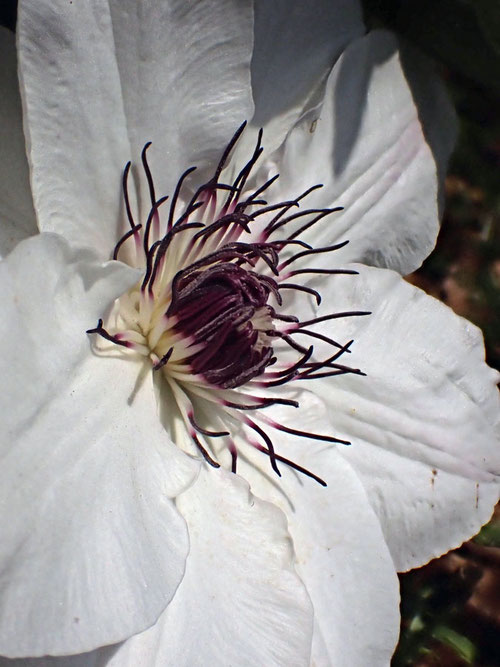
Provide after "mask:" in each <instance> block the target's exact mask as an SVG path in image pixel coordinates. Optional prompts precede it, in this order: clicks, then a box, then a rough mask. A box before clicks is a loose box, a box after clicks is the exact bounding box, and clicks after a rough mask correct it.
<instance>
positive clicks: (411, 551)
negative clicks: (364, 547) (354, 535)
mask: <svg viewBox="0 0 500 667" xmlns="http://www.w3.org/2000/svg"><path fill="white" fill-rule="evenodd" d="M351 268H352V267H351ZM354 268H358V269H359V270H360V272H361V275H359V276H337V277H336V278H335V280H334V281H332V283H331V287H330V289H329V290H328V291H327V290H324V291H323V296H324V303H323V304H322V307H321V309H320V310H319V311H318V314H319V315H322V314H325V313H327V312H340V311H352V310H371V311H372V312H373V314H372V315H370V316H368V317H351V318H343V319H340V320H334V321H332V322H324V323H323V324H321V325H315V326H314V327H311V328H314V329H315V330H316V331H321V332H323V333H325V334H327V335H329V336H332V337H333V338H335V339H336V340H338V341H339V342H341V343H345V342H347V341H349V340H350V339H354V344H353V346H352V348H351V349H352V354H351V355H345V356H344V357H342V363H346V364H348V365H349V366H352V367H354V368H361V369H362V370H363V371H364V372H365V373H366V374H367V377H360V376H355V375H345V376H342V377H337V378H331V379H330V380H326V381H318V384H317V387H311V389H313V390H314V391H316V392H317V393H318V395H320V396H321V397H322V398H323V400H325V401H326V402H327V404H328V406H329V408H330V412H329V415H330V418H331V422H332V424H333V428H334V433H335V434H336V435H337V434H338V435H339V436H340V437H347V438H348V439H349V440H351V441H352V445H351V447H348V448H346V449H344V450H343V455H344V456H345V457H346V459H347V460H348V461H349V462H350V463H351V464H352V465H353V466H354V467H355V468H356V470H357V472H358V474H359V475H360V478H361V480H362V482H363V484H364V486H365V488H366V490H367V492H368V496H369V498H370V500H371V502H372V504H373V507H374V509H375V510H376V512H377V514H378V516H379V518H380V521H381V523H382V527H383V530H384V534H385V536H386V539H387V542H388V544H389V548H390V550H391V553H392V556H393V558H394V561H395V563H396V566H397V569H398V570H406V569H409V568H411V567H417V566H420V565H422V564H424V563H425V562H427V561H428V560H429V559H430V558H433V557H435V556H439V555H440V554H442V553H444V552H446V551H448V550H449V549H451V548H454V547H456V546H458V545H460V544H461V543H462V542H463V541H464V540H465V539H467V538H469V537H471V536H472V535H474V534H475V533H476V532H477V531H478V530H479V528H480V527H481V526H482V525H483V524H484V523H485V522H486V521H487V520H488V518H489V517H490V515H491V512H492V509H493V506H494V504H495V503H496V501H497V499H498V494H499V485H498V477H497V475H498V474H499V473H500V447H499V440H500V423H499V414H500V413H499V397H498V391H497V388H496V386H495V384H496V382H497V381H498V374H497V373H496V372H494V371H493V370H491V369H490V368H488V367H487V366H486V364H485V363H484V348H483V342H482V337H481V334H480V332H479V330H478V329H477V328H476V327H474V326H473V325H472V324H471V323H470V322H467V321H466V320H464V319H462V318H460V317H458V316H456V315H455V314H454V313H453V312H452V311H451V310H450V309H449V308H448V307H446V306H444V305H443V304H442V303H440V302H439V301H437V300H435V299H433V298H431V297H429V296H427V295H426V294H425V293H424V292H422V291H420V290H418V289H416V288H415V287H413V286H411V285H409V284H407V283H406V282H404V281H403V280H402V279H401V278H400V277H399V276H398V275H397V274H395V273H393V272H391V271H387V270H383V269H373V268H368V267H357V266H356V265H354ZM304 314H305V313H304ZM307 316H309V315H308V314H307V315H306V317H307Z"/></svg>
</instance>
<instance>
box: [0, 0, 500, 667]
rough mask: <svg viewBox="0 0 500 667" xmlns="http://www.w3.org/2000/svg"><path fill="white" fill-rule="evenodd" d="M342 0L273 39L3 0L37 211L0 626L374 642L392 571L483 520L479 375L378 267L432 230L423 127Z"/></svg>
mask: <svg viewBox="0 0 500 667" xmlns="http://www.w3.org/2000/svg"><path fill="white" fill-rule="evenodd" d="M348 4H349V6H350V7H351V9H350V10H349V11H347V10H346V6H344V3H340V2H339V3H325V8H326V6H327V5H328V11H327V13H326V16H327V17H328V21H325V20H324V17H323V16H321V15H320V14H319V15H316V12H317V8H316V7H315V8H314V11H313V10H309V9H302V8H300V7H299V4H297V6H295V5H294V11H292V12H290V15H289V16H287V19H286V21H285V29H284V30H283V32H282V35H281V39H282V40H283V42H282V43H281V45H280V44H279V43H278V44H276V33H273V32H272V26H273V25H275V24H276V23H279V21H280V20H282V18H283V15H282V14H280V11H281V7H280V6H278V5H276V6H275V8H274V9H270V8H269V7H268V6H267V4H266V3H262V4H260V3H257V5H256V14H255V23H254V19H253V14H252V5H251V3H247V2H233V1H229V0H227V1H221V0H218V1H215V0H214V1H213V2H212V1H210V2H207V3H185V2H182V3H176V2H167V3H147V4H141V5H137V3H135V2H120V3H107V2H106V3H104V2H97V1H96V2H93V3H85V4H83V3H82V4H80V3H73V4H70V5H68V4H67V3H62V2H55V3H54V2H50V3H49V2H45V1H42V2H40V1H39V2H36V3H34V2H33V3H31V2H24V3H21V6H20V15H19V25H18V40H19V62H20V75H21V76H20V78H21V91H22V96H23V105H24V122H25V131H26V135H27V141H28V157H29V161H30V167H31V184H32V188H33V197H34V202H35V208H36V213H37V220H38V225H39V227H40V229H41V231H42V232H43V233H41V234H40V235H39V236H36V237H34V238H33V239H29V240H26V241H22V242H21V243H19V244H18V245H17V246H16V247H15V248H14V250H13V251H12V252H11V253H10V254H9V255H8V256H7V257H6V259H5V260H3V261H2V264H1V265H0V271H1V272H2V285H3V286H4V289H3V292H2V296H1V303H2V308H3V309H4V311H3V316H2V320H1V321H2V343H3V350H4V357H3V358H4V362H3V363H4V367H3V376H4V378H5V379H6V382H7V383H8V387H9V391H8V392H5V393H4V394H3V395H2V414H3V415H5V417H4V418H3V424H2V427H3V429H4V430H3V433H2V457H3V472H2V475H3V483H2V486H1V490H0V501H1V506H2V508H5V511H4V512H3V520H4V525H3V526H2V542H1V544H0V562H1V564H2V594H1V597H0V604H1V615H0V653H2V654H4V655H6V656H8V657H10V658H15V657H18V656H43V655H51V656H65V657H62V658H60V660H61V661H62V664H64V665H69V664H71V663H74V664H75V665H102V664H106V665H117V666H122V665H131V666H132V665H137V664H145V665H156V664H158V665H164V664H171V665H192V664H197V663H199V662H200V656H202V658H201V660H202V662H203V663H204V664H242V665H243V664H249V665H250V664H263V665H268V664H269V665H271V664H287V665H288V664H290V665H295V664H297V665H307V664H309V662H316V664H335V665H357V664H359V665H365V664H370V665H372V664H373V665H379V664H380V665H383V664H387V662H388V661H389V657H390V655H391V653H392V650H393V647H394V644H395V641H396V638H397V631H398V611H397V603H398V593H397V579H396V575H395V569H396V568H397V569H407V568H409V567H413V566H416V565H419V564H422V563H424V562H426V560H428V559H429V558H431V557H433V556H435V555H438V554H440V553H442V552H443V551H446V550H447V549H449V548H451V547H453V546H456V545H458V544H459V543H460V542H461V541H462V540H463V539H465V538H466V537H468V536H470V535H471V534H473V533H474V532H475V531H476V530H477V529H478V528H479V527H480V526H481V525H482V523H484V522H485V521H486V520H487V519H488V517H489V514H490V513H491V509H492V507H493V504H494V503H495V501H496V499H497V498H498V482H497V478H496V476H495V475H496V474H497V473H498V471H499V461H498V451H497V444H498V396H497V394H496V389H495V381H496V375H495V373H493V372H492V371H490V370H489V369H488V368H487V367H486V366H485V365H484V362H483V359H482V343H481V338H480V334H479V333H478V332H477V330H476V329H475V328H474V327H473V326H472V325H470V324H469V323H467V322H465V321H464V320H461V319H460V318H458V317H456V316H454V315H453V314H452V313H451V311H449V309H447V308H446V307H444V306H443V305H442V304H439V303H438V302H436V301H435V300H433V299H431V298H429V297H427V296H426V295H425V294H423V293H422V292H420V291H419V290H417V289H415V288H414V287H412V286H410V285H408V284H406V283H405V282H404V281H403V280H402V279H401V278H400V276H399V274H398V273H396V272H395V271H394V270H393V269H395V270H397V271H398V272H401V273H404V272H406V271H409V270H411V269H413V268H414V267H415V266H416V265H418V263H419V262H421V261H422V259H423V258H424V257H425V255H426V254H427V252H428V251H429V250H430V248H431V246H432V243H433V241H434V238H435V234H436V232H437V227H438V225H437V216H438V201H437V200H438V179H437V173H436V164H435V159H434V156H437V155H438V153H439V149H438V148H436V146H435V145H434V146H433V149H434V155H433V152H432V151H431V149H430V147H429V143H428V141H430V139H429V140H427V139H426V134H425V133H424V131H423V128H422V122H421V118H420V117H419V114H418V112H417V109H416V107H415V103H414V100H413V97H412V94H411V93H410V90H409V88H408V85H407V83H406V79H405V77H404V75H403V71H402V68H401V62H400V58H399V55H398V52H397V49H396V45H395V43H394V40H393V38H392V37H390V36H389V35H387V34H385V33H374V34H372V35H369V36H367V37H361V36H360V35H361V33H362V25H361V23H360V20H359V8H357V6H356V5H355V4H354V3H348ZM318 6H319V5H318ZM321 7H322V8H323V6H322V5H321ZM340 16H341V17H342V19H340V18H339V17H340ZM305 18H307V19H308V20H309V22H310V25H311V32H310V35H311V37H310V40H311V41H310V42H309V43H308V44H306V45H303V48H304V49H305V47H308V48H311V49H312V50H313V52H314V53H315V57H314V58H312V59H311V61H308V60H307V59H304V61H303V62H304V64H302V63H301V62H299V61H297V62H296V63H293V62H291V63H289V70H287V73H286V75H284V74H283V72H284V69H283V67H282V65H283V63H284V62H287V61H289V60H290V58H289V55H290V52H287V49H288V48H290V45H289V40H287V30H289V31H290V33H291V34H298V32H299V31H298V30H297V27H298V25H299V24H300V23H301V22H303V21H304V20H305ZM254 25H255V36H256V39H255V46H254V51H253V52H252V43H253V35H254ZM332 25H333V26H334V27H335V31H336V32H335V33H334V34H335V35H336V36H337V39H335V40H330V39H329V40H326V39H325V36H326V35H328V37H330V31H331V28H332ZM266 26H271V27H270V28H268V30H269V33H266ZM201 28H203V29H202V30H201ZM83 35H84V36H85V38H83ZM262 35H264V37H263V36H262ZM320 38H321V39H320ZM351 40H352V43H351V44H350V45H349V46H348V47H347V48H346V50H345V52H344V53H343V55H342V56H341V57H340V58H339V59H338V60H337V58H338V56H339V54H340V51H341V50H342V49H343V48H344V47H345V46H346V45H347V44H348V43H349V42H350V41H351ZM278 41H279V40H278ZM89 42H90V43H89ZM273 42H274V43H273ZM327 42H328V47H326V44H327ZM165 44H168V45H169V46H168V47H166V46H165ZM170 45H175V48H171V47H170ZM222 45H223V46H222ZM280 49H281V50H280ZM252 54H253V60H252V62H251V57H252ZM273 54H276V55H275V56H274V59H273ZM335 60H336V64H335V66H334V67H333V69H332V71H331V73H330V74H328V63H330V62H333V61H335ZM327 74H328V76H327ZM283 78H284V79H286V81H283ZM311 81H313V82H315V83H314V85H311V83H310V82H311ZM292 82H293V85H291V83H292ZM317 82H321V85H319V84H318V85H316V84H317ZM285 84H288V85H285ZM315 86H316V87H315ZM273 91H274V95H271V93H272V92H273ZM278 93H279V94H278ZM438 95H439V93H438ZM438 99H440V98H439V97H438ZM254 103H255V108H254ZM441 112H442V113H443V110H442V109H441ZM244 118H248V119H251V122H250V124H249V127H247V128H246V129H245V131H244V132H243V134H241V136H240V132H238V133H237V135H234V133H235V131H236V129H237V128H238V127H241V122H242V121H243V120H244ZM387 118H390V119H391V123H390V125H389V126H386V125H384V123H385V122H386V120H387ZM259 125H264V128H265V129H264V142H265V146H267V147H268V149H267V152H265V153H261V146H260V140H259V139H258V137H257V136H256V128H258V127H259ZM434 130H435V126H434ZM431 134H432V133H431ZM232 136H234V140H233V141H230V140H231V137H232ZM149 141H152V145H151V146H150V147H148V148H146V149H143V147H144V146H145V145H147V144H146V142H149ZM228 142H229V143H228ZM444 143H445V144H446V142H444ZM225 146H227V149H226V150H224V147H225ZM141 150H142V156H141V154H140V153H141ZM446 150H447V146H446V145H445V146H444V147H442V152H443V153H446ZM137 152H138V153H137ZM130 159H132V165H133V166H132V167H126V169H125V174H124V177H122V170H123V167H124V165H125V164H128V162H129V160H130ZM141 164H142V166H143V170H142V177H141V174H139V172H138V171H137V170H135V165H141ZM191 165H197V166H198V167H199V168H198V171H196V172H191V170H190V167H191ZM186 169H188V171H187V172H186V171H185V170H186ZM278 173H279V174H280V176H279V178H277V179H276V178H275V175H276V174H278ZM179 179H180V180H179ZM177 184H179V187H177ZM319 184H322V185H323V187H322V188H319V187H316V186H318V185H319ZM123 186H124V187H123ZM306 193H307V194H306ZM167 195H169V197H170V199H169V200H165V199H164V197H166V196H167ZM263 199H265V201H262V200H263ZM306 202H307V203H306ZM340 207H342V209H341V210H335V211H332V210H331V209H339V208H340ZM10 210H12V211H13V212H12V215H11V218H12V224H11V228H12V230H13V234H10V235H9V237H8V238H7V242H9V240H10V239H12V238H13V240H18V239H19V238H22V236H23V232H22V231H19V229H20V227H19V225H17V224H16V219H17V218H18V217H19V218H21V219H23V216H25V215H26V209H24V212H21V214H19V211H18V209H16V208H15V207H12V208H11V209H10ZM304 214H305V215H304ZM127 225H128V227H127ZM140 225H142V226H140ZM26 229H29V225H28V224H26V223H25V224H24V226H22V230H26ZM346 241H349V243H348V244H347V243H346ZM299 244H302V245H299ZM113 251H114V253H115V257H116V259H114V260H111V261H105V260H107V259H108V258H109V257H110V256H111V255H112V253H113ZM368 264H372V265H375V266H368ZM294 267H295V268H294ZM380 267H384V268H380ZM295 271H296V272H297V273H295V275H291V274H293V273H294V272H295ZM301 271H302V273H301ZM338 272H341V273H338ZM320 296H321V299H320ZM368 312H370V313H371V315H367V314H366V313H368ZM339 314H344V315H346V316H343V317H338V315H339ZM443 331H446V332H447V337H446V339H445V340H443V338H442V335H441V332H443ZM86 332H91V333H86ZM297 332H299V333H297ZM300 332H306V333H300ZM299 336H303V337H306V338H308V339H310V340H308V343H307V344H306V345H302V343H300V342H299V343H297V342H295V338H296V339H297V340H298V338H299ZM221 343H225V346H222V345H221ZM311 343H313V345H311ZM346 358H348V359H349V361H348V362H347V361H345V359H346ZM248 407H249V408H252V409H250V410H247V409H244V408H248ZM253 408H256V409H255V410H254V409H253ZM249 415H251V416H249ZM348 442H350V443H351V444H350V445H348V444H346V443H348ZM216 466H220V467H216ZM234 471H235V472H234ZM277 473H278V474H277ZM324 484H326V486H324ZM360 634H362V640H360ZM107 645H109V646H107ZM102 647H106V648H102ZM74 654H84V655H75V656H74V657H72V658H69V657H67V656H69V655H74ZM39 661H41V662H43V661H44V660H43V659H40V660H39ZM28 662H30V661H28ZM51 662H52V661H49V664H51ZM34 663H35V664H38V663H37V662H36V661H34Z"/></svg>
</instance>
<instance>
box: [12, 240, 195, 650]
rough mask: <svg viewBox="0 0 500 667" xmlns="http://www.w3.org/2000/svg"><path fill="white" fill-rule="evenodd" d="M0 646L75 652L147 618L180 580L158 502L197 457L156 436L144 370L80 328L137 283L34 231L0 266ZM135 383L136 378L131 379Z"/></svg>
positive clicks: (178, 529) (181, 538) (173, 540)
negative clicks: (99, 347) (93, 342)
mask: <svg viewBox="0 0 500 667" xmlns="http://www.w3.org/2000/svg"><path fill="white" fill-rule="evenodd" d="M0 271H1V274H2V275H1V282H2V286H3V289H2V294H1V305H2V318H1V320H0V321H1V325H0V327H1V328H0V332H1V340H2V371H1V372H2V377H3V380H4V383H5V386H7V387H8V391H4V392H2V393H1V394H0V403H1V406H0V410H1V413H2V415H3V417H2V437H1V439H0V442H1V443H2V445H1V447H2V450H1V456H2V484H1V485H0V505H1V507H2V508H3V511H2V515H1V517H2V518H1V520H2V527H1V534H2V541H1V543H0V563H1V566H2V570H3V574H2V584H1V587H2V591H1V595H0V604H1V607H0V618H1V622H0V653H2V654H4V655H7V656H11V657H15V656H23V655H24V656H37V655H43V654H46V653H48V654H54V655H57V654H64V653H79V652H82V651H88V650H90V649H93V648H95V647H96V646H101V645H103V644H108V643H111V642H116V641H119V640H121V639H123V638H126V637H128V636H130V635H131V634H133V633H135V632H138V631H141V630H143V629H144V628H146V627H148V626H150V625H151V624H152V623H154V622H155V620H156V619H157V618H158V616H159V615H160V613H161V612H162V611H163V609H164V608H165V606H166V605H167V604H168V602H169V601H170V599H171V598H172V596H173V594H174V592H175V590H176V588H177V586H178V584H179V581H180V580H181V578H182V575H183V571H184V564H185V557H186V554H187V551H188V538H187V531H186V527H185V523H184V520H183V519H182V517H181V516H180V515H179V513H178V512H177V510H176V508H175V506H174V504H173V502H172V500H171V498H172V497H173V496H175V495H177V494H178V493H179V492H180V491H182V490H183V489H184V488H185V487H186V486H187V485H188V484H189V483H191V481H192V479H193V477H194V476H195V474H196V471H197V468H198V466H197V464H196V462H194V461H193V460H192V459H190V458H189V457H187V456H185V455H184V454H182V453H181V452H180V451H179V450H178V449H177V448H176V447H175V446H174V445H173V444H172V443H171V442H170V441H169V439H168V437H167V436H166V434H165V432H164V430H163V428H162V427H161V425H160V423H159V419H158V416H157V408H156V402H155V398H154V391H153V387H152V381H151V373H149V374H148V375H147V376H146V378H145V379H144V380H143V382H142V384H140V383H138V372H139V369H140V366H139V365H138V364H137V363H133V362H127V361H124V360H123V359H121V358H106V357H100V356H97V355H96V354H95V353H94V352H93V351H92V350H91V348H90V343H89V340H88V336H87V335H86V334H85V330H86V329H87V328H89V327H90V326H93V325H94V323H95V321H96V319H97V318H98V317H99V316H102V314H103V312H104V311H105V309H106V307H107V305H108V304H109V303H110V301H111V302H112V300H113V299H114V298H115V297H116V296H118V295H119V294H120V293H122V292H123V291H124V289H126V288H128V287H129V286H130V285H131V284H132V283H133V282H135V280H136V279H137V275H136V272H135V271H133V270H132V269H129V268H128V267H125V266H124V265H121V264H119V263H118V262H111V263H108V264H105V265H100V264H99V263H97V262H96V261H95V259H93V260H92V259H91V253H90V252H81V251H76V250H71V249H70V248H69V247H68V246H67V245H66V243H64V242H63V241H62V240H61V239H60V238H58V237H56V236H53V235H42V236H39V237H34V238H33V239H30V240H28V241H24V242H21V243H20V244H19V245H18V246H17V247H16V249H15V250H14V251H13V252H12V253H11V254H10V255H9V256H8V258H7V259H6V260H4V261H3V262H2V264H0ZM136 383H137V384H136Z"/></svg>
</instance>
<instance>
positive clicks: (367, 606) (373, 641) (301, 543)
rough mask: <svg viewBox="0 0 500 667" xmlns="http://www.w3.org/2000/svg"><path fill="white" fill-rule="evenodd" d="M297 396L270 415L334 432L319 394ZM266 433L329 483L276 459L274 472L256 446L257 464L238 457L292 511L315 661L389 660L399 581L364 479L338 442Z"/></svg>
mask: <svg viewBox="0 0 500 667" xmlns="http://www.w3.org/2000/svg"><path fill="white" fill-rule="evenodd" d="M293 397H294V398H295V399H297V400H298V401H299V403H300V408H299V409H298V410H296V409H293V408H282V407H281V408H273V409H272V410H270V411H268V413H267V414H269V415H270V416H271V417H272V418H273V419H275V420H276V421H278V422H279V423H282V424H285V426H289V427H292V428H296V429H297V428H298V429H302V430H305V431H308V430H309V431H313V432H316V433H317V432H321V433H327V434H331V428H329V426H328V418H327V416H326V414H325V408H324V405H323V404H322V403H321V401H320V400H319V399H318V398H316V397H315V396H314V395H313V394H312V393H310V392H307V391H296V392H293ZM269 435H270V436H271V437H272V440H273V443H274V446H275V449H276V452H277V453H279V454H280V455H282V456H285V457H287V458H289V459H291V460H292V461H293V462H294V463H296V464H298V465H300V466H303V467H305V468H307V469H309V470H310V471H311V472H313V473H315V474H317V475H319V476H320V477H322V478H323V480H324V481H325V482H326V483H327V484H328V486H327V487H326V488H325V487H323V486H320V485H319V484H318V483H317V482H316V481H314V480H311V479H309V478H308V477H306V476H304V475H302V474H298V473H296V472H295V471H294V470H291V469H290V468H289V467H288V466H287V465H286V464H279V469H280V472H281V474H282V477H280V478H277V477H276V476H275V475H274V473H273V472H272V471H271V470H270V468H269V467H268V461H267V459H266V460H262V454H260V453H258V452H255V453H253V454H252V453H251V451H250V452H247V454H248V456H249V459H250V461H251V462H252V465H248V464H245V462H244V461H242V464H241V472H242V475H243V476H244V477H246V478H247V479H249V480H250V482H251V487H252V490H253V492H254V493H256V494H257V495H258V496H259V497H261V498H264V499H266V500H269V501H271V502H273V503H274V504H276V505H277V506H278V507H281V508H282V510H283V511H284V512H285V513H286V515H287V519H288V526H289V530H290V534H291V536H292V539H293V543H294V547H295V552H296V562H297V565H296V567H297V571H298V573H299V575H300V577H301V578H302V580H303V581H304V583H305V585H306V588H307V591H308V593H309V595H310V597H311V600H312V603H313V607H314V617H315V629H314V637H313V649H312V657H311V664H318V665H336V666H339V667H344V666H345V667H350V666H351V665H384V664H387V663H388V662H389V660H390V656H391V655H392V652H393V650H394V646H395V644H396V641H397V638H398V634H399V614H398V604H399V588H398V580H397V577H396V573H395V570H394V564H393V562H392V558H391V555H390V553H389V550H388V548H387V545H386V543H385V538H384V535H383V533H382V531H381V528H380V522H379V520H378V517H377V516H376V514H375V512H374V511H373V509H372V508H371V506H370V503H369V501H368V498H367V496H366V493H365V491H364V489H363V488H362V485H361V483H360V481H359V479H358V478H357V476H356V474H355V472H354V471H353V470H352V468H351V466H350V465H349V464H347V463H346V461H345V460H344V459H343V458H342V456H341V454H340V452H339V451H338V446H337V445H332V444H330V445H325V444H324V443H318V442H315V441H314V440H311V439H307V438H299V437H295V436H289V435H285V434H283V433H280V432H276V431H272V432H269ZM340 447H342V445H341V446H340ZM249 449H251V448H249ZM263 473H264V474H263ZM374 609H377V610H378V611H377V614H374V613H373V610H374ZM361 633H362V641H360V640H359V639H360V635H361Z"/></svg>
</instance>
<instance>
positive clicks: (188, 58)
mask: <svg viewBox="0 0 500 667" xmlns="http://www.w3.org/2000/svg"><path fill="white" fill-rule="evenodd" d="M109 6H110V13H111V20H112V25H113V38H114V49H115V54H116V60H117V64H118V71H119V73H120V81H121V89H122V93H123V100H124V109H125V116H126V120H127V129H128V134H129V137H130V143H131V146H132V150H133V153H132V156H133V158H134V159H136V160H137V159H138V158H139V151H140V150H141V149H142V147H143V145H144V144H145V143H146V142H147V141H152V142H153V149H152V151H151V154H150V160H151V166H152V169H153V172H154V174H155V185H156V187H157V189H158V193H159V195H165V194H170V195H171V194H172V193H173V190H174V188H175V185H176V183H177V180H178V178H179V176H180V174H181V173H182V172H183V171H184V170H185V169H186V168H187V167H190V166H191V165H196V166H197V167H198V170H199V171H200V170H201V171H203V170H204V169H205V168H207V167H211V168H212V169H213V165H214V163H216V162H217V160H218V159H219V157H220V152H221V149H222V147H223V146H224V145H225V144H226V143H227V141H228V138H229V137H230V136H231V135H232V134H233V133H234V131H235V130H236V128H237V127H238V126H239V125H240V124H241V123H242V122H243V121H244V120H245V119H248V118H251V116H252V114H253V101H252V91H251V84H250V60H251V57H252V47H253V3H252V2H251V0H238V1H235V0H206V1H204V2H199V1H198V0H172V1H170V2H142V3H141V2H137V1H136V0H125V1H123V0H110V2H109ZM144 195H145V197H144V200H145V201H144V204H145V207H146V208H147V211H149V205H150V204H149V195H148V193H146V192H145V193H144ZM147 211H146V213H147Z"/></svg>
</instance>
